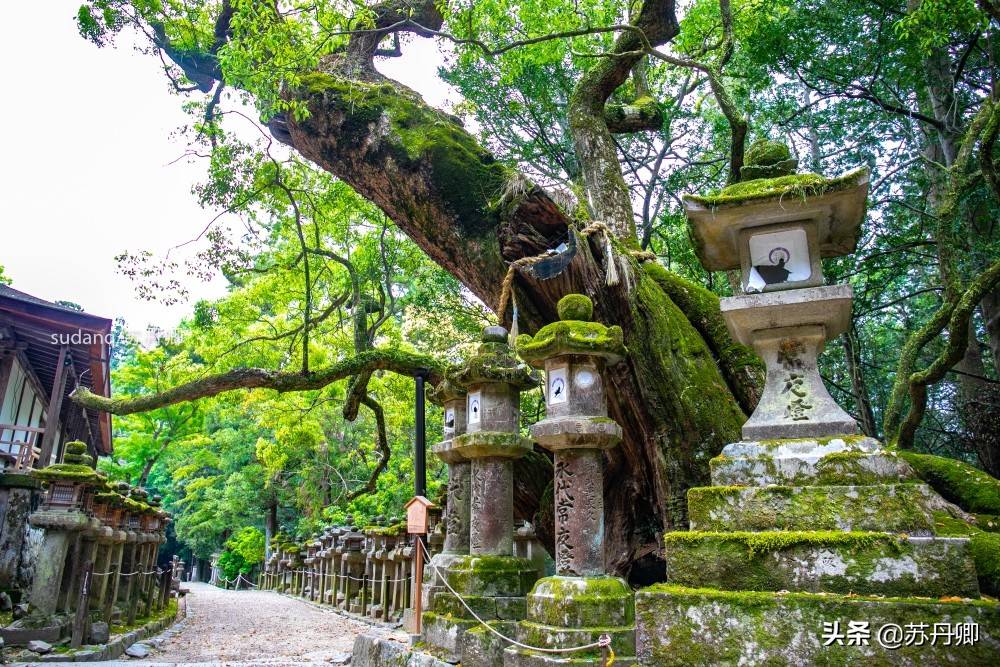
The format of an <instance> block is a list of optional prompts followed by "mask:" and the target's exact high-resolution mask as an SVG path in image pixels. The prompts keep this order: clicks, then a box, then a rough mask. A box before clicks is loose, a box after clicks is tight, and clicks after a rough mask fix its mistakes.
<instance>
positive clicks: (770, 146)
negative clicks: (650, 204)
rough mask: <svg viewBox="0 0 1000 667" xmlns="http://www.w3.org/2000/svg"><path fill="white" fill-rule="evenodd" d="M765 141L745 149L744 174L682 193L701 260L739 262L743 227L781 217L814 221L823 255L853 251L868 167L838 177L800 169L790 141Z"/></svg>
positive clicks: (724, 266)
mask: <svg viewBox="0 0 1000 667" xmlns="http://www.w3.org/2000/svg"><path fill="white" fill-rule="evenodd" d="M764 143H765V144H766V145H763V144H761V142H758V143H756V144H754V145H753V146H751V150H750V151H748V152H747V163H748V164H747V166H745V167H743V169H742V171H741V173H742V175H743V177H744V179H745V180H743V181H741V182H739V183H734V184H733V185H729V186H727V187H724V188H722V189H721V190H719V191H718V192H715V193H712V194H709V195H703V196H702V195H691V194H686V195H684V196H683V197H682V200H683V202H684V211H685V213H686V214H687V219H688V232H689V234H690V235H691V239H692V242H693V244H694V248H695V252H696V253H697V255H698V259H699V260H701V263H702V265H703V266H704V267H705V268H706V269H708V270H709V271H728V270H730V269H738V268H740V248H739V241H740V231H741V230H743V229H749V228H753V227H762V226H766V225H773V224H779V223H793V222H801V223H815V224H816V225H817V239H818V241H819V250H820V255H821V256H822V257H837V256H840V255H847V254H850V253H852V252H854V251H855V249H856V248H857V243H858V236H859V235H860V233H861V222H862V220H864V217H865V206H866V202H867V198H868V179H869V172H868V169H867V168H862V169H856V170H854V171H851V172H848V173H846V174H843V175H841V176H838V177H836V178H824V177H823V176H820V175H819V174H812V173H803V174H796V173H794V172H795V165H796V164H797V160H794V159H790V158H789V157H788V149H787V147H784V146H783V144H778V143H776V142H764ZM776 147H778V148H776ZM758 148H759V150H756V151H755V150H754V149H758ZM780 148H783V149H784V150H780Z"/></svg>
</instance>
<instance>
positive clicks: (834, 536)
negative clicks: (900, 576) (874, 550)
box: [663, 530, 898, 556]
mask: <svg viewBox="0 0 1000 667" xmlns="http://www.w3.org/2000/svg"><path fill="white" fill-rule="evenodd" d="M705 539H711V540H721V541H725V542H730V543H733V544H739V545H740V546H742V547H743V548H744V549H746V551H747V554H748V555H751V556H755V555H758V554H767V553H771V552H773V551H782V550H784V549H788V548H789V547H793V546H800V545H807V546H820V547H823V546H850V547H861V548H868V547H871V546H873V545H875V544H878V543H883V544H895V543H896V541H897V540H898V538H897V537H896V536H895V535H892V534H890V533H881V532H872V531H853V532H852V531H842V530H803V531H797V530H788V531H785V530H782V531H764V532H759V533H754V532H747V531H735V532H714V531H696V530H692V531H684V532H674V533H666V534H664V536H663V541H664V543H665V544H697V543H699V542H702V541H704V540H705Z"/></svg>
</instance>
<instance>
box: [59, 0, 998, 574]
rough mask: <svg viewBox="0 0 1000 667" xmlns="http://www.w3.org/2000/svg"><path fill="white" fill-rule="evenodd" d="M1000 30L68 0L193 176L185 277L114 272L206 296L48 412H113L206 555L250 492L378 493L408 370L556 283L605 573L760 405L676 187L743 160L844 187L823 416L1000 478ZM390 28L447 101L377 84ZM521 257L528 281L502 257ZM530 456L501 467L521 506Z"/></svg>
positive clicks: (879, 12)
mask: <svg viewBox="0 0 1000 667" xmlns="http://www.w3.org/2000/svg"><path fill="white" fill-rule="evenodd" d="M998 20H1000V7H998V5H997V4H996V3H995V2H993V0H980V1H979V2H978V3H977V2H974V1H973V0H956V1H953V2H939V1H937V0H921V1H920V2H906V1H904V0H878V1H877V2H859V1H857V0H825V1H824V2H818V1H814V0H775V1H768V2H763V1H759V0H736V1H733V0H695V1H694V2H691V3H686V4H685V5H684V6H683V7H678V6H676V5H675V3H674V2H671V1H669V0H644V1H638V0H636V1H630V2H614V1H608V0H596V1H591V0H587V1H582V2H581V1H576V2H550V1H545V2H541V1H528V2H517V3H513V2H508V1H506V0H477V1H476V2H466V1H461V0H460V1H457V2H447V3H444V2H430V1H428V2H423V1H418V0H383V1H381V2H351V3H346V2H339V1H336V0H319V1H315V0H313V1H311V2H308V3H305V2H289V3H266V2H259V1H255V0H133V1H132V2H124V1H121V0H91V1H90V2H87V3H85V4H84V5H83V6H82V7H81V9H80V12H79V14H78V16H77V22H78V24H79V28H80V31H81V34H82V35H83V36H84V37H85V38H87V39H89V40H90V41H92V42H94V43H95V44H96V45H97V46H108V45H112V44H114V42H115V41H116V40H117V39H120V36H121V34H122V33H123V32H127V33H129V34H130V35H135V36H136V39H138V41H139V44H140V45H141V46H142V48H143V49H144V50H145V51H146V52H147V53H148V55H149V56H150V57H154V58H158V59H159V62H161V63H162V69H163V73H164V75H165V80H166V82H167V85H169V86H170V87H171V89H172V90H174V91H175V92H176V93H177V95H178V96H179V98H180V99H181V100H182V103H183V104H184V107H185V109H186V110H187V111H188V112H189V114H190V118H191V122H190V125H189V126H188V127H187V128H185V130H184V132H183V137H184V138H185V140H186V141H187V153H186V155H187V158H188V159H190V160H197V161H204V163H205V164H206V177H205V179H204V181H203V182H202V183H201V184H199V186H198V187H197V188H196V189H195V195H196V196H197V197H198V198H199V201H200V202H201V203H202V205H203V206H204V207H205V209H206V220H207V223H208V224H207V226H206V228H205V231H204V233H203V234H202V236H201V238H200V239H198V241H197V243H199V244H200V245H199V248H200V252H199V254H198V258H197V260H196V261H194V262H192V263H191V264H190V265H189V266H186V267H178V266H172V265H171V264H170V263H169V261H164V260H162V258H157V257H153V256H151V255H149V254H148V253H145V252H143V251H142V250H141V249H133V250H130V252H128V253H125V254H123V255H122V257H121V263H122V269H123V271H124V272H125V273H126V274H127V275H129V276H132V277H134V278H135V279H136V280H137V285H138V286H139V289H140V290H141V291H142V293H143V294H145V295H147V296H148V297H149V298H164V299H178V298H183V297H184V295H183V293H182V291H181V290H178V289H177V287H178V283H176V282H174V280H173V279H172V278H171V275H172V273H171V272H172V271H181V270H187V271H189V272H194V273H204V274H205V275H210V274H214V273H216V272H218V273H221V274H222V275H224V276H225V277H226V278H227V279H228V281H229V283H230V291H229V294H228V295H227V296H226V297H225V298H223V299H220V300H218V301H217V302H211V303H208V302H202V303H197V304H195V307H194V311H193V313H192V315H191V317H190V318H189V319H188V320H187V321H186V322H185V323H184V325H183V326H182V327H181V328H180V329H179V330H178V332H177V334H176V335H175V336H174V337H172V338H171V339H170V340H165V341H163V342H161V344H160V346H159V347H158V348H157V349H155V350H150V351H143V352H140V353H137V354H136V355H135V358H134V359H132V360H130V361H129V362H128V363H127V364H125V365H124V366H123V367H122V368H121V369H120V370H119V375H120V377H118V378H116V385H115V386H116V388H117V391H118V393H119V394H120V395H119V396H116V397H115V398H113V399H111V400H102V399H101V398H100V397H96V396H93V395H87V394H85V393H79V394H78V395H76V396H75V399H76V400H78V401H80V402H83V403H84V404H86V405H89V406H91V407H95V408H100V409H106V410H109V411H111V412H113V413H115V414H119V415H129V416H127V417H124V418H122V419H119V420H118V421H116V428H117V429H118V430H119V432H120V433H121V435H119V438H118V442H119V443H120V444H119V447H120V451H121V452H122V453H123V458H124V459H126V463H125V464H123V465H120V466H118V465H117V464H115V466H114V467H116V468H118V473H119V474H121V475H124V476H129V477H130V478H131V479H132V480H133V481H136V480H137V479H138V475H140V474H141V473H142V472H143V471H144V470H145V471H146V475H147V476H148V480H147V481H148V483H150V484H154V485H157V488H161V487H162V488H163V489H164V490H165V492H166V496H167V498H168V502H169V503H170V504H171V506H172V507H175V508H176V509H178V511H179V512H180V513H181V516H180V518H179V520H178V523H177V531H178V535H180V536H182V538H183V539H184V540H185V541H186V542H187V543H189V544H192V545H195V544H197V545H198V547H197V549H198V550H200V552H201V553H204V552H205V551H206V550H209V549H211V548H215V547H217V546H218V545H220V544H221V543H222V542H223V541H224V540H225V539H228V537H229V534H227V531H231V530H233V529H235V528H238V527H241V526H244V525H250V524H254V523H255V522H257V523H258V524H259V523H260V522H262V521H263V520H264V519H263V518H262V517H266V516H267V515H268V512H271V511H272V510H269V509H268V508H269V507H270V508H274V507H280V508H281V512H282V515H281V517H280V518H279V519H277V520H280V521H281V522H283V523H288V522H289V521H293V522H297V523H298V525H300V527H301V529H302V530H307V529H309V527H311V526H315V525H318V522H320V521H322V520H326V519H330V518H332V517H341V516H342V515H343V513H346V512H361V513H365V514H366V515H367V516H374V515H377V514H380V513H384V512H386V511H387V510H386V508H387V507H393V506H397V507H398V501H399V500H400V499H401V498H402V497H403V496H405V488H406V482H407V478H406V475H407V473H406V469H407V468H406V462H405V457H406V455H407V452H408V451H409V450H408V448H409V447H410V442H409V438H410V433H411V429H412V421H411V419H412V416H411V414H410V411H411V408H412V406H411V393H412V383H411V382H410V381H409V380H407V379H406V377H407V376H412V375H414V374H416V373H422V374H427V375H428V376H429V377H431V379H432V381H433V379H434V378H435V377H436V375H435V374H437V373H440V370H441V368H443V367H444V365H445V364H447V363H448V362H450V361H454V360H456V359H458V358H459V357H460V355H461V353H462V352H463V351H464V350H467V349H468V346H469V345H471V344H472V343H473V342H474V340H475V338H476V336H477V332H478V329H479V328H480V327H481V326H482V325H483V324H485V323H487V322H490V321H493V320H492V318H493V317H494V315H493V314H492V313H491V312H490V309H491V308H492V309H496V310H497V312H496V317H497V318H498V319H499V321H500V322H502V323H504V324H508V325H509V324H511V323H512V320H513V321H514V322H516V324H517V325H518V326H519V328H521V329H522V330H526V331H533V330H535V329H537V328H538V327H540V326H541V325H543V324H545V323H546V322H547V321H550V320H552V319H553V318H554V316H555V303H556V301H557V300H558V298H559V297H560V296H562V295H563V294H565V293H568V292H571V291H575V292H583V293H586V294H588V295H590V296H591V297H592V298H594V301H595V304H596V313H595V314H596V317H597V318H598V319H602V320H604V321H608V322H614V323H620V324H621V325H622V327H623V329H624V331H625V338H626V341H625V342H626V345H627V346H628V347H629V349H630V350H631V351H632V355H631V356H630V358H629V360H628V362H627V363H626V364H625V365H624V366H623V367H622V368H620V369H616V370H613V371H612V373H611V377H610V380H611V384H612V385H613V388H614V391H613V392H612V403H613V404H612V406H611V416H612V417H614V418H615V419H616V420H617V421H619V422H620V423H621V424H622V426H623V428H624V431H625V442H624V444H623V446H622V448H620V451H617V452H612V453H609V455H608V460H607V465H608V470H609V472H608V478H609V479H616V478H617V479H623V480H626V481H627V482H628V483H623V484H616V485H615V486H614V487H612V488H609V489H607V490H606V491H607V495H608V498H607V507H608V513H609V531H610V533H611V534H612V535H613V536H614V539H613V540H612V541H611V543H610V547H609V548H610V549H611V550H614V551H615V552H616V553H618V552H620V554H621V555H620V556H616V558H618V559H619V561H618V562H616V563H614V564H613V567H615V568H617V569H620V570H628V569H629V568H634V567H635V563H636V562H638V561H641V559H642V558H643V557H644V556H643V554H646V553H650V552H651V550H655V545H656V543H657V541H656V535H657V534H658V533H659V532H661V531H662V530H664V529H669V528H671V527H676V526H678V525H682V524H683V522H684V521H685V516H684V512H685V510H684V493H685V492H686V489H687V488H689V487H690V486H692V485H696V484H699V483H702V482H704V480H705V479H707V461H708V459H709V458H710V457H711V456H714V455H715V454H717V453H718V451H719V450H720V449H721V447H722V446H723V445H724V444H726V443H727V442H731V441H734V440H737V439H738V438H739V427H740V425H741V424H742V423H743V421H744V420H745V419H746V415H747V414H749V413H750V412H751V411H752V409H753V407H754V405H755V403H756V400H757V397H758V396H759V391H760V386H761V377H762V374H761V366H760V364H759V361H758V360H757V359H756V358H755V357H754V355H753V354H752V353H751V352H750V351H749V350H748V349H746V348H744V347H743V346H741V345H738V344H736V343H734V342H733V341H732V340H731V339H730V337H729V334H728V332H727V331H726V329H725V325H724V324H723V323H722V320H721V316H720V315H719V312H718V311H719V309H718V300H717V299H718V297H719V296H726V295H729V294H731V293H732V292H733V289H734V279H733V277H732V276H729V275H726V274H724V273H710V272H706V271H705V270H704V269H703V268H702V267H701V265H700V264H699V262H698V260H697V259H696V257H695V253H694V248H693V246H692V243H691V241H690V239H689V237H688V233H687V227H686V224H685V220H684V215H683V211H682V207H681V201H680V197H681V195H682V194H684V193H696V194H706V193H712V192H717V191H718V190H719V189H720V188H722V187H724V186H726V185H731V184H733V183H736V182H739V181H740V178H741V169H740V168H741V167H742V166H743V164H744V158H745V155H746V151H747V149H748V148H749V146H750V145H751V143H752V142H753V141H756V140H759V139H772V140H779V141H782V142H784V143H785V144H787V145H788V147H789V148H790V151H791V156H792V157H794V158H795V159H797V160H798V162H799V165H800V169H801V170H803V171H810V172H814V173H817V174H820V175H823V176H828V177H829V176H836V175H838V174H841V173H843V172H845V171H848V170H850V169H854V168H857V167H868V168H869V169H870V170H871V187H870V198H869V202H868V214H867V218H866V223H865V225H864V230H863V236H862V238H861V240H860V243H859V250H858V252H857V253H856V254H854V255H852V256H849V257H844V258H838V259H834V260H826V262H825V266H824V270H825V272H826V274H827V276H828V278H829V279H830V280H831V281H834V282H847V283H850V284H851V285H852V286H853V287H854V289H855V294H856V297H855V310H854V316H853V321H852V327H851V330H850V332H849V333H848V334H847V335H846V336H844V337H843V338H842V340H840V341H836V342H834V343H831V344H830V345H829V348H830V349H829V350H828V353H827V354H826V355H825V356H824V358H823V361H822V364H823V365H822V371H823V374H824V377H825V378H826V379H827V381H828V384H829V385H830V387H831V389H832V391H833V392H834V395H835V397H836V398H837V399H838V400H839V401H840V403H841V404H842V405H843V406H844V407H845V409H847V410H848V411H849V412H850V413H851V414H852V415H853V416H855V418H856V419H857V420H858V422H859V423H860V425H861V426H862V429H863V430H864V431H865V432H866V433H867V434H869V435H872V436H876V437H880V438H883V439H885V440H886V441H888V442H889V443H891V444H893V445H897V446H899V447H902V448H907V449H915V450H918V451H926V452H934V453H939V454H946V455H949V456H953V457H957V458H962V459H965V460H967V461H969V462H974V463H976V464H978V465H980V466H981V467H982V468H984V469H985V470H987V471H988V472H990V473H991V474H993V475H994V476H996V475H1000V420H998V418H997V417H996V414H997V411H996V407H997V405H998V404H1000V392H998V389H997V387H998V374H997V373H998V370H1000V289H998V285H1000V262H998V257H1000V252H998V238H1000V235H998V230H997V228H996V224H995V220H996V219H997V213H998V210H997V209H998V206H1000V179H998V177H997V173H996V168H995V159H996V155H997V146H996V143H997V136H998V133H1000V106H998V91H997V88H996V66H995V63H996V61H997V55H998V53H997V49H998V47H997V41H996V29H997V26H998ZM417 39H433V40H435V42H436V43H437V44H438V46H439V49H440V52H441V54H442V56H441V64H440V67H439V69H438V74H439V75H440V77H441V78H443V79H444V80H445V81H447V82H448V83H449V84H450V85H452V86H453V87H454V88H455V89H456V90H457V92H458V93H459V95H460V98H461V101H459V102H458V103H456V104H454V105H453V107H452V108H450V109H448V110H439V109H435V108H432V107H431V106H429V105H428V104H426V103H425V102H424V101H423V99H422V98H421V97H420V96H419V94H417V93H416V92H414V91H413V90H411V89H410V88H408V87H406V86H404V85H403V84H401V83H399V82H396V81H393V80H392V79H390V78H388V77H386V76H385V75H384V74H382V73H381V72H380V71H379V69H378V68H377V65H378V64H379V63H381V62H383V61H385V60H387V59H396V58H399V59H402V62H403V63H407V64H410V66H412V67H414V68H420V67H426V64H421V63H417V62H412V60H410V61H408V60H407V58H408V56H409V55H410V52H411V50H412V48H411V47H412V46H413V44H414V40H417ZM250 109H252V111H250ZM567 248H569V249H567ZM546 252H549V253H550V254H552V253H555V254H556V256H558V257H561V258H562V259H563V260H565V261H563V263H562V266H561V268H560V269H559V270H558V271H557V272H556V273H557V275H555V277H552V278H550V279H547V280H542V279H540V277H539V274H538V273H537V272H533V270H532V268H531V266H530V265H527V264H525V263H518V260H522V259H525V258H533V257H536V256H539V255H541V254H543V253H546ZM511 267H513V268H511ZM509 272H510V273H511V275H512V277H511V279H510V280H505V276H508V273H509ZM507 284H510V285H511V286H512V287H511V290H510V292H509V293H508V292H507V290H506V289H505V288H504V285H507ZM239 388H251V389H255V391H253V392H249V393H243V392H232V391H231V390H233V389H239ZM192 401H194V402H192ZM524 407H525V410H524V417H525V421H526V422H530V421H532V420H533V419H536V418H538V417H539V409H540V408H539V406H538V398H537V397H534V396H526V397H525V406H524ZM431 422H432V423H434V420H431ZM150 461H152V463H151V464H150ZM547 465H548V463H547V460H546V459H545V457H544V456H543V455H538V456H537V457H534V458H532V459H531V460H530V462H529V464H527V465H526V466H525V475H524V479H525V485H524V486H523V488H522V489H521V490H522V492H523V493H522V495H521V496H520V497H519V513H520V514H521V515H522V516H524V517H525V518H532V517H534V516H535V513H536V511H537V509H538V507H539V503H540V501H541V498H542V497H543V495H544V487H545V477H546V475H547V473H546V470H547V468H546V466H547ZM147 468H148V469H147ZM529 471H532V472H534V476H533V475H531V474H528V472H529ZM435 474H436V475H437V476H438V479H439V478H440V474H441V473H440V471H437V472H436V473H435ZM535 479H538V480H541V481H540V482H539V483H535V482H534V480H535ZM272 514H273V512H272ZM293 517H294V520H293ZM539 519H540V520H542V519H544V517H542V516H539ZM541 530H542V532H543V533H544V530H545V527H544V526H541Z"/></svg>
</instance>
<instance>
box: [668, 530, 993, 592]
mask: <svg viewBox="0 0 1000 667" xmlns="http://www.w3.org/2000/svg"><path fill="white" fill-rule="evenodd" d="M664 545H665V549H664V558H665V560H666V571H667V580H668V581H669V582H670V583H672V584H678V585H683V586H691V587H693V588H702V587H704V588H718V589H722V590H744V591H780V590H789V591H805V592H812V593H819V592H826V593H842V594H848V593H858V594H871V595H888V596H911V595H925V596H934V597H940V596H949V595H958V596H961V597H971V598H976V597H979V586H978V583H977V581H976V569H975V566H974V565H973V561H972V556H971V554H970V551H969V542H968V540H964V539H955V538H929V537H923V538H916V537H907V536H905V535H893V534H889V533H878V532H840V531H802V532H797V531H771V532H763V533H747V532H740V533H711V532H690V533H683V532H678V533H667V534H666V535H665V536H664Z"/></svg>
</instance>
